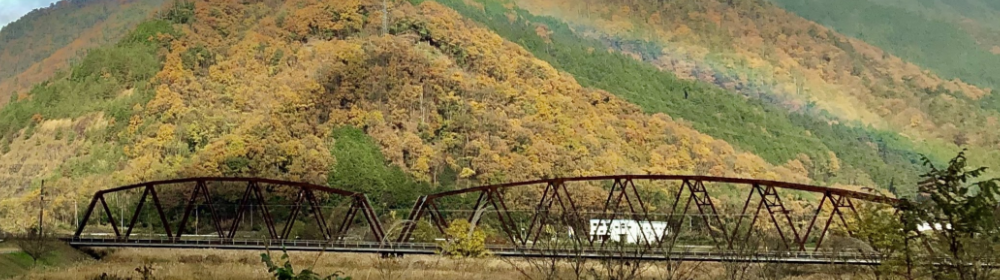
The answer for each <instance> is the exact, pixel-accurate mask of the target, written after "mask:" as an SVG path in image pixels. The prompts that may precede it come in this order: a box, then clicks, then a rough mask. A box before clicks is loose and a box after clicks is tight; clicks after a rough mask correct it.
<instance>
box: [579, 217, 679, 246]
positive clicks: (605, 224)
mask: <svg viewBox="0 0 1000 280" xmlns="http://www.w3.org/2000/svg"><path fill="white" fill-rule="evenodd" d="M668 233H669V232H668V231H667V222H655V221H636V220H619V219H615V220H609V219H591V220H590V238H591V239H592V240H597V241H600V240H608V241H615V242H624V243H638V242H639V241H642V240H643V238H645V239H647V240H648V241H649V242H658V241H659V240H660V239H662V238H663V236H664V235H666V234H668Z"/></svg>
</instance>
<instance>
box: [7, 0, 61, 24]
mask: <svg viewBox="0 0 1000 280" xmlns="http://www.w3.org/2000/svg"><path fill="white" fill-rule="evenodd" d="M56 1H58V0H0V27H4V26H7V24H8V23H10V22H12V21H15V20H17V19H19V18H21V16H24V14H27V13H28V12H30V11H31V10H34V9H37V8H41V7H48V6H49V4H52V3H53V2H56Z"/></svg>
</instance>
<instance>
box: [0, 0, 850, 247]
mask: <svg viewBox="0 0 1000 280" xmlns="http://www.w3.org/2000/svg"><path fill="white" fill-rule="evenodd" d="M385 11H388V12H385ZM159 14H160V15H161V16H159V17H156V18H153V19H150V20H147V21H146V22H143V23H141V24H139V25H138V26H137V28H136V29H134V30H133V31H131V32H130V33H129V34H128V35H126V36H124V37H123V39H122V40H121V41H119V42H118V43H117V44H114V45H109V46H105V47H101V48H98V49H95V50H93V51H91V52H89V53H88V54H87V55H86V56H85V57H84V58H83V59H82V60H81V62H80V63H78V64H76V65H74V66H73V68H72V69H70V71H68V72H66V73H64V74H61V75H56V76H55V77H53V78H51V79H49V80H48V81H47V82H44V83H42V84H40V85H38V86H36V87H34V88H33V89H32V90H31V91H30V92H28V93H27V95H28V96H27V98H23V99H21V100H19V101H15V102H13V103H11V104H9V105H7V106H5V107H4V108H2V109H0V132H4V133H5V134H4V137H3V142H2V144H3V145H4V147H6V148H5V149H3V152H4V154H3V155H2V156H0V168H2V169H4V170H12V171H13V172H10V173H8V175H7V178H5V179H6V180H2V182H5V183H2V184H4V185H2V186H0V195H2V197H4V198H3V199H2V200H0V217H5V218H6V219H3V221H4V222H3V223H2V224H0V227H2V228H4V229H7V230H17V229H18V228H19V227H22V226H23V225H27V224H30V223H31V222H30V221H29V218H28V217H23V215H17V213H24V211H25V209H30V208H31V207H37V206H35V204H33V201H35V200H36V199H37V195H38V186H39V185H40V184H41V179H45V184H46V189H47V190H50V191H47V196H49V197H54V199H52V200H51V203H50V204H49V205H48V206H47V209H53V210H52V211H53V214H52V215H48V216H46V217H47V218H49V219H50V220H47V221H46V222H47V223H51V224H54V225H56V226H59V225H61V226H67V225H68V224H69V223H68V222H67V221H71V220H72V217H73V216H72V215H73V214H72V213H73V207H74V206H73V201H74V200H76V201H82V200H84V199H86V198H87V196H88V195H89V194H90V193H91V192H92V191H94V190H96V189H100V188H106V187H110V186H113V185H120V184H125V183H134V182H140V181H147V180H155V179H163V178H172V177H177V176H262V177H272V178H282V179H288V180H296V181H306V182H313V183H328V184H330V185H332V186H337V187H342V188H349V189H355V190H359V191H365V192H367V193H370V194H373V196H375V197H376V198H377V199H379V201H380V202H382V203H385V204H386V205H389V206H390V207H407V206H409V205H410V204H411V203H412V199H413V198H415V196H416V195H417V194H420V193H427V192H430V191H435V190H445V189H454V188H460V187H466V186H470V185H475V184H485V183H495V182H508V181H521V180H529V179H536V178H540V177H554V176H582V175H598V174H613V173H633V174H641V173H654V174H677V173H681V174H711V175H718V176H732V177H754V178H770V179H778V180H785V181H795V182H811V181H812V180H811V179H809V178H808V177H807V176H808V173H809V172H810V171H809V170H825V171H827V172H833V173H836V172H838V171H839V169H840V167H839V164H840V163H839V162H838V161H837V159H836V157H835V156H831V158H830V159H828V160H824V161H819V160H816V161H807V162H802V161H800V160H798V159H796V160H792V161H790V162H789V164H787V165H784V166H779V165H775V164H769V163H768V162H767V161H765V160H764V159H762V158H761V157H759V156H757V155H754V154H752V153H748V152H744V151H740V150H738V149H736V148H734V147H733V146H732V145H730V144H729V143H727V142H726V141H723V140H720V139H718V138H714V137H711V136H709V135H706V134H703V133H701V132H699V131H698V130H696V129H695V128H693V127H692V126H691V125H689V124H688V123H687V122H682V121H677V120H675V119H674V118H673V117H671V116H668V115H665V114H662V113H649V112H644V110H642V109H641V108H640V107H637V106H635V105H632V104H630V103H628V102H627V101H626V100H624V99H622V98H619V97H617V96H615V95H613V94H611V93H609V92H606V91H603V90H599V89H594V88H588V87H584V86H581V85H580V84H579V83H578V82H577V80H576V78H574V77H573V76H571V75H569V74H567V73H566V72H560V71H558V70H557V69H555V68H553V67H552V65H550V64H549V63H547V62H545V61H542V60H540V59H538V58H536V57H535V56H533V55H532V53H531V52H529V51H528V50H526V49H524V48H523V47H521V46H519V45H518V44H516V43H514V42H511V41H508V40H505V39H503V38H502V37H501V36H499V35H497V34H496V33H494V32H491V31H490V30H488V29H486V28H484V27H482V26H480V25H478V24H476V23H474V22H472V21H470V20H467V19H463V18H462V16H461V15H460V14H458V13H456V12H455V11H453V10H451V9H449V8H447V7H445V6H443V5H441V4H438V3H436V2H424V3H420V4H411V3H409V2H390V5H389V6H388V7H383V1H378V0H348V1H318V0H300V1H287V2H286V1H268V0H265V1H244V0H232V1H211V2H207V1H193V2H178V3H176V4H174V5H172V6H171V7H170V8H169V9H168V10H165V11H162V12H160V13H159ZM26 160H27V161H30V160H36V162H35V164H34V165H31V166H29V165H27V164H24V162H26ZM803 160H806V159H803ZM15 170H16V171H15ZM13 182H20V183H18V184H11V183H13ZM26 182H30V184H28V183H26ZM591 187H592V188H600V186H591ZM582 193H585V194H586V193H593V194H595V195H593V197H590V198H588V199H584V200H583V201H581V202H580V203H581V204H583V205H588V204H598V203H600V202H601V201H603V197H598V196H600V195H598V193H600V192H597V191H594V192H587V191H586V190H584V191H583V192H582ZM732 195H738V194H735V193H734V194H732ZM734 201H735V200H734Z"/></svg>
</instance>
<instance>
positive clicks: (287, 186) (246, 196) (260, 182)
mask: <svg viewBox="0 0 1000 280" xmlns="http://www.w3.org/2000/svg"><path fill="white" fill-rule="evenodd" d="M220 183H228V184H244V183H245V184H246V185H245V187H244V188H243V195H242V197H241V198H240V199H239V201H238V204H239V206H238V207H237V208H236V214H235V218H233V219H232V223H231V224H230V226H229V229H228V231H227V230H225V229H224V227H223V226H222V218H221V217H220V215H219V213H218V211H216V208H215V206H214V205H213V201H214V199H213V196H212V194H211V192H210V189H211V187H212V186H215V185H216V184H220ZM186 185H189V186H186ZM263 186H266V188H268V189H284V190H288V191H291V196H292V197H294V199H295V200H294V204H293V205H292V208H291V214H290V216H289V218H288V219H287V221H286V223H285V225H284V226H283V228H282V229H281V230H280V231H279V230H278V228H277V227H276V225H275V221H274V218H273V216H272V211H271V210H270V209H269V207H268V205H269V203H268V197H266V196H265V191H263V189H264V188H265V187H263ZM139 189H141V190H142V196H141V198H140V199H139V201H138V204H137V205H136V207H135V209H133V210H132V213H133V215H132V218H131V219H130V220H129V223H128V226H127V227H126V229H125V234H124V235H123V234H122V233H121V231H120V230H119V226H118V225H119V224H118V223H117V221H116V219H115V217H114V213H112V211H111V209H110V207H109V206H108V203H107V199H106V195H108V194H114V193H121V192H127V191H132V190H139ZM165 189H182V190H181V193H183V189H187V190H190V196H187V197H185V199H183V200H182V201H181V203H183V204H181V205H178V206H180V207H181V208H183V209H184V210H183V214H182V217H181V219H180V222H179V223H178V224H177V225H176V229H175V228H174V226H173V225H171V223H170V221H169V219H168V217H167V215H166V214H165V212H164V210H163V206H162V203H161V202H162V200H161V198H160V196H159V195H158V192H157V191H158V190H160V191H162V190H165ZM317 193H322V194H326V195H331V196H339V197H344V198H347V199H349V200H350V208H349V209H348V210H347V214H346V215H345V217H344V219H343V221H342V222H341V224H340V226H339V227H338V229H337V231H336V232H332V229H331V228H330V227H329V226H328V225H327V223H326V218H325V217H324V215H323V211H322V206H321V204H320V202H319V200H318V199H317ZM199 196H200V198H201V199H202V203H203V205H205V206H207V208H208V210H209V216H211V220H212V223H211V224H212V226H213V227H214V229H215V233H216V235H217V236H218V237H219V238H220V239H233V238H234V237H235V234H236V231H237V229H238V228H239V226H240V221H241V220H242V218H243V217H244V215H246V211H247V210H248V209H252V208H254V207H256V208H257V209H259V211H260V212H259V213H260V215H261V216H262V217H263V219H264V224H265V226H266V228H267V233H268V236H269V237H270V239H275V240H284V239H287V238H288V237H289V233H290V232H291V231H292V228H293V226H294V224H295V221H296V220H297V218H298V215H299V213H300V212H301V208H302V206H303V204H304V203H307V204H308V206H309V209H310V210H311V214H312V215H313V216H314V217H315V218H316V223H317V226H318V227H319V229H320V231H321V233H322V234H323V236H324V238H325V239H327V240H330V239H333V238H335V237H338V238H339V237H343V236H344V235H345V234H346V233H347V231H348V230H349V229H350V226H351V225H352V224H353V223H352V222H351V221H353V220H354V218H355V217H356V215H357V213H358V212H359V211H360V212H362V215H363V216H364V218H365V220H366V222H367V223H368V225H369V230H371V233H372V235H373V236H374V238H375V239H376V240H379V241H381V240H382V239H384V236H385V233H384V231H383V229H382V225H381V223H380V222H379V219H378V217H377V216H376V214H375V212H374V210H373V209H372V206H371V203H370V202H369V200H368V197H367V196H366V195H365V194H363V193H357V192H352V191H347V190H341V189H335V188H330V187H325V186H320V185H315V184H308V183H300V182H290V181H281V180H272V179H264V178H231V177H197V178H184V179H175V180H163V181H153V182H145V183H140V184H134V185H128V186H122V187H117V188H111V189H106V190H100V191H97V192H96V193H94V197H93V199H91V201H90V205H89V206H88V207H87V210H86V211H85V212H84V216H83V219H82V220H81V221H80V224H79V225H77V229H76V233H75V234H74V238H79V237H80V235H81V234H83V232H84V229H85V228H86V226H87V224H88V221H89V220H90V217H91V215H92V213H93V212H94V209H95V208H96V207H97V204H98V203H100V204H101V208H103V209H104V212H105V215H106V217H107V219H108V221H109V222H110V223H111V224H112V226H111V228H112V229H114V234H115V237H116V238H119V239H124V240H127V239H129V238H130V236H131V234H132V230H133V229H134V228H135V225H136V222H137V221H138V220H139V214H140V213H141V211H142V210H143V207H144V205H145V204H146V200H147V198H151V200H152V203H153V205H154V207H155V209H156V213H157V216H158V218H159V220H160V223H161V225H162V226H163V228H162V230H163V231H164V233H165V234H166V236H167V238H168V239H170V240H179V239H180V238H181V236H182V235H183V234H184V231H185V230H186V226H187V221H188V219H189V217H190V215H191V212H192V210H193V209H194V206H195V205H196V202H197V200H198V199H199ZM251 211H252V210H251ZM120 218H122V219H124V217H120ZM175 233H176V234H175Z"/></svg>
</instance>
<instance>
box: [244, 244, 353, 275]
mask: <svg viewBox="0 0 1000 280" xmlns="http://www.w3.org/2000/svg"><path fill="white" fill-rule="evenodd" d="M260 260H261V261H263V262H264V264H265V265H267V272H268V273H271V275H272V276H274V279H277V280H320V279H322V280H351V277H349V276H344V277H341V276H340V273H341V272H337V273H334V274H331V275H327V276H326V277H322V276H320V275H319V274H318V273H316V272H313V271H312V269H311V268H307V269H303V270H302V271H301V272H299V273H298V274H296V273H295V269H293V268H292V263H291V262H290V261H289V260H288V253H287V252H284V251H282V254H281V260H283V261H285V264H284V265H282V266H277V265H275V264H274V261H273V260H272V259H271V253H270V252H268V253H263V254H260Z"/></svg>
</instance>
